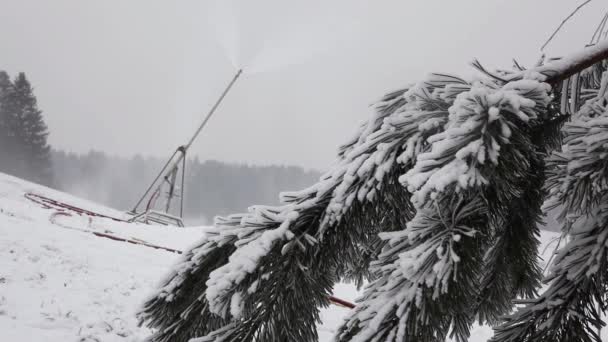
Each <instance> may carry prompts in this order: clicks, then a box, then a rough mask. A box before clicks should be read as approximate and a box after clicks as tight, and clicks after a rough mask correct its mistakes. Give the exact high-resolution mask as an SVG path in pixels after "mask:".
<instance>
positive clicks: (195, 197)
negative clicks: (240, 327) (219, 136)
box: [51, 150, 320, 224]
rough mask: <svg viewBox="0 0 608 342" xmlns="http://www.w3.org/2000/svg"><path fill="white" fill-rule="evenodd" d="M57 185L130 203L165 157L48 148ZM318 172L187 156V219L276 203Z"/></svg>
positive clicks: (118, 204) (108, 201)
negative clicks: (129, 156) (256, 204)
mask: <svg viewBox="0 0 608 342" xmlns="http://www.w3.org/2000/svg"><path fill="white" fill-rule="evenodd" d="M51 156H52V161H53V171H54V174H55V185H56V187H57V188H58V189H59V190H62V191H65V192H68V193H71V194H74V195H77V196H81V197H84V198H87V199H90V200H93V201H96V202H99V203H102V204H105V205H108V206H111V207H113V208H117V209H121V210H129V209H132V206H133V205H134V204H135V202H136V201H137V200H138V199H139V197H140V196H141V195H142V193H143V192H144V191H145V189H146V188H147V186H148V185H149V183H151V182H152V180H153V179H154V177H155V176H156V174H157V173H158V171H159V170H160V168H161V167H162V166H163V163H164V162H165V160H164V159H160V158H151V157H147V158H145V157H142V156H140V155H136V156H134V157H132V158H124V157H117V156H110V155H107V154H105V153H103V152H99V151H91V152H89V153H87V154H75V153H66V152H64V151H55V150H54V151H52V152H51ZM319 176H320V174H319V173H318V172H317V171H311V170H305V169H303V168H301V167H295V166H276V165H273V166H252V165H243V164H236V163H224V162H219V161H214V160H207V161H202V162H201V161H200V160H199V159H198V158H194V159H190V160H188V161H187V164H186V188H185V190H186V191H185V198H184V205H185V207H184V216H185V218H186V223H187V224H196V223H199V224H204V223H210V222H211V220H212V218H213V217H214V216H216V215H227V214H231V213H234V212H240V211H243V210H246V209H247V207H248V206H249V205H251V203H264V204H278V202H279V201H278V193H279V192H280V191H281V190H285V189H294V190H297V189H301V188H305V187H307V186H308V185H309V184H312V183H314V182H316V181H317V180H318V178H319Z"/></svg>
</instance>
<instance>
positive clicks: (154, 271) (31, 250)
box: [0, 173, 556, 342]
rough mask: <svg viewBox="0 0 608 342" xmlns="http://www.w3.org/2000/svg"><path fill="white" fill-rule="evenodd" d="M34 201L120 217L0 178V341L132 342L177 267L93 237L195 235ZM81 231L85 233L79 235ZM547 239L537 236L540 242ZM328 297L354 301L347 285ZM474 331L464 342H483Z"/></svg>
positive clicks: (149, 251)
mask: <svg viewBox="0 0 608 342" xmlns="http://www.w3.org/2000/svg"><path fill="white" fill-rule="evenodd" d="M26 193H35V194H39V195H44V196H48V197H51V198H54V199H57V200H60V201H62V202H65V203H69V204H71V205H75V206H78V207H81V208H85V209H88V210H91V211H95V212H99V213H103V214H104V215H108V216H111V217H117V218H123V217H124V215H123V213H121V212H119V211H116V210H112V209H109V208H106V207H102V206H99V205H97V204H95V203H91V202H88V201H85V200H82V199H79V198H76V197H73V196H70V195H67V194H64V193H61V192H57V191H54V190H51V189H48V188H45V187H42V186H39V185H36V184H32V183H28V182H26V181H23V180H20V179H18V178H15V177H11V176H7V175H4V174H1V173H0V341H45V342H63V341H82V342H87V341H104V342H106V341H108V342H112V341H121V342H122V341H141V340H142V339H143V338H144V337H145V336H147V335H148V334H149V331H148V330H147V329H146V328H143V327H138V326H137V320H136V318H135V311H136V310H137V309H138V307H139V305H140V304H141V302H142V301H143V299H144V298H145V297H146V296H147V295H148V294H149V293H150V292H151V291H152V290H153V288H154V287H155V285H156V282H157V281H158V280H159V279H161V278H162V276H163V275H164V274H165V273H166V272H167V271H168V269H169V268H170V267H171V265H172V264H173V263H174V262H175V261H176V260H177V258H178V255H177V254H175V253H171V252H168V251H165V250H159V249H153V248H150V247H145V246H141V245H135V244H129V243H125V242H121V241H114V240H110V239H105V238H100V237H98V236H95V235H93V234H91V233H90V231H96V232H101V233H108V234H112V235H116V236H120V237H122V238H126V239H130V240H143V241H145V242H148V243H150V244H154V245H161V246H165V247H169V248H173V249H178V250H183V249H186V248H187V247H188V245H190V244H192V243H194V242H196V240H198V239H199V238H200V237H201V235H202V232H201V228H171V227H158V226H148V225H144V224H130V223H124V222H117V221H114V220H111V219H105V218H98V217H96V218H92V219H89V218H88V217H81V216H78V215H74V216H58V215H56V214H55V213H56V210H54V209H45V208H43V207H41V206H40V205H39V204H37V203H34V202H32V201H30V200H28V199H27V198H26V197H25V196H24V194H26ZM87 231H89V232H87ZM555 236H556V235H555V234H554V233H544V234H543V241H545V242H547V241H549V240H551V239H552V238H553V237H555ZM335 294H336V295H337V296H339V297H341V298H343V299H346V300H350V301H354V299H355V297H356V295H357V291H356V290H355V289H354V288H353V287H352V286H350V285H345V284H340V285H338V286H336V289H335ZM347 312H348V310H347V309H345V308H341V307H336V306H332V307H330V308H328V309H326V310H324V311H323V312H322V317H323V324H322V325H321V326H319V334H320V337H321V339H320V340H321V341H322V342H325V341H330V339H331V336H332V334H333V331H334V330H335V328H336V327H337V326H338V325H339V324H340V322H341V321H342V319H343V317H344V316H345V315H346V314H347ZM490 336H491V329H490V328H488V327H477V328H475V329H474V330H473V332H472V338H471V341H472V342H481V341H486V340H487V339H488V338H489V337H490Z"/></svg>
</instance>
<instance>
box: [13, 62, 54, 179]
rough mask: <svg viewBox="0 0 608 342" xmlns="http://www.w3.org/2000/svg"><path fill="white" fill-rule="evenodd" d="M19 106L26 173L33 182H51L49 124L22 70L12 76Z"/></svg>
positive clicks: (19, 133) (20, 131) (19, 131)
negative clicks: (48, 140) (47, 124)
mask: <svg viewBox="0 0 608 342" xmlns="http://www.w3.org/2000/svg"><path fill="white" fill-rule="evenodd" d="M14 87H15V96H16V102H17V108H18V113H17V115H18V118H19V125H18V126H17V127H19V129H17V135H18V136H19V138H20V139H19V140H20V143H21V150H22V151H23V153H24V155H25V157H26V163H25V168H26V175H27V176H28V178H29V179H30V180H32V181H34V182H37V183H41V184H46V185H50V183H51V182H52V174H51V160H50V147H49V145H48V143H47V137H48V134H49V133H48V128H47V126H46V124H45V122H44V119H43V117H42V111H40V110H39V109H38V104H37V100H36V97H35V96H34V89H33V88H32V86H31V84H30V82H29V81H28V80H27V78H26V76H25V74H24V73H23V72H20V73H19V74H18V75H17V77H16V78H15V80H14Z"/></svg>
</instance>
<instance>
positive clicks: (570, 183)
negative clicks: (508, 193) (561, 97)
mask: <svg viewBox="0 0 608 342" xmlns="http://www.w3.org/2000/svg"><path fill="white" fill-rule="evenodd" d="M607 85H608V72H606V71H604V77H603V80H602V82H601V87H600V88H599V89H598V90H597V92H596V97H595V98H593V99H591V100H588V101H587V102H586V103H585V104H584V105H583V106H582V108H581V109H580V110H579V112H578V113H576V114H575V119H574V120H573V122H572V123H567V124H566V125H565V126H564V129H563V134H564V137H565V138H564V145H563V146H562V148H561V151H558V152H555V153H554V154H553V155H552V157H551V158H549V161H548V167H549V169H550V170H551V171H550V173H549V179H548V181H547V187H548V189H549V192H550V203H551V205H553V206H557V205H559V206H562V208H563V212H562V214H561V215H560V219H561V221H562V224H563V228H562V234H564V235H567V236H568V237H569V242H568V243H567V244H566V245H565V246H564V247H562V248H561V249H560V250H559V251H558V252H557V257H556V258H555V261H554V263H553V265H552V267H551V269H550V271H551V273H550V275H549V276H548V277H547V278H546V279H545V282H546V283H548V284H549V287H548V288H547V290H545V292H544V293H543V294H542V295H541V296H540V297H538V298H536V299H532V300H529V301H525V302H523V303H525V304H526V305H525V306H524V307H523V308H520V309H519V310H517V312H515V313H514V314H512V315H511V316H509V317H508V318H507V320H506V322H505V323H504V324H503V325H502V326H500V327H498V328H497V329H496V333H495V336H494V338H493V340H492V341H497V342H508V341H513V342H515V341H518V342H519V341H534V342H545V341H547V342H548V341H564V342H565V341H589V342H592V341H594V342H599V341H601V338H600V336H599V335H598V334H597V331H598V330H597V329H598V328H601V327H602V326H604V323H603V321H602V315H603V311H604V310H606V309H607V307H606V300H607V293H606V286H607V284H608V267H607V266H608V205H607V203H608V159H607V156H608V89H607ZM598 304H599V308H598Z"/></svg>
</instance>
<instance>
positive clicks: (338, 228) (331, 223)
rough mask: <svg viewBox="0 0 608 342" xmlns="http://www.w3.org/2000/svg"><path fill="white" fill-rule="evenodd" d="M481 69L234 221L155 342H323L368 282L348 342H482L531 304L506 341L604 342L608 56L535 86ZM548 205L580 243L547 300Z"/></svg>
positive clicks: (377, 127)
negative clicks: (472, 336)
mask: <svg viewBox="0 0 608 342" xmlns="http://www.w3.org/2000/svg"><path fill="white" fill-rule="evenodd" d="M474 65H475V66H476V67H477V68H478V69H479V70H481V72H482V73H481V74H480V75H479V76H478V77H477V78H476V79H474V80H472V81H469V80H465V79H461V78H458V77H454V76H449V75H444V74H434V75H431V76H429V77H428V78H427V79H425V80H424V81H422V82H419V83H417V84H414V85H412V86H411V87H408V88H407V89H403V90H400V91H397V92H394V93H391V94H389V95H387V96H386V97H385V98H383V99H382V100H381V101H380V103H379V104H378V105H377V106H376V111H375V114H374V115H373V116H372V118H371V119H370V120H369V121H367V122H366V123H365V124H364V125H363V126H362V127H361V128H360V130H359V132H358V134H357V135H356V137H355V138H354V139H353V140H352V141H350V142H349V143H347V144H345V145H344V146H342V147H341V148H340V151H339V153H338V160H337V163H336V166H335V167H334V168H333V169H332V170H331V171H329V172H328V173H327V174H325V175H324V176H322V177H321V179H320V181H319V182H318V183H316V184H314V185H313V186H312V187H310V188H308V189H305V190H303V191H300V192H293V193H283V194H282V199H283V203H284V205H282V206H276V207H267V206H255V207H252V208H251V209H250V212H249V213H247V214H240V215H231V216H228V217H226V218H218V219H216V224H215V227H213V228H212V229H210V230H209V231H208V232H207V234H206V236H205V237H204V238H203V239H202V240H201V241H200V242H199V244H198V245H197V246H195V247H194V248H193V249H191V250H190V251H188V252H187V253H185V254H184V255H183V257H182V260H181V262H180V263H178V264H177V265H176V266H175V268H174V270H173V271H172V272H171V273H170V274H169V275H168V277H166V278H165V280H164V282H163V286H162V287H161V288H160V289H159V291H158V292H157V293H156V294H155V295H153V296H152V297H150V298H149V299H148V300H147V301H146V303H145V304H144V307H143V309H142V311H141V312H140V314H139V316H140V319H141V321H142V323H143V322H146V323H147V324H148V325H149V326H150V327H152V328H155V329H156V333H155V334H154V335H153V336H152V337H151V340H152V341H157V342H160V341H177V342H181V341H188V340H189V339H191V338H195V337H196V338H197V339H195V341H198V342H203V341H209V342H211V341H277V342H278V341H302V342H307V341H316V340H317V334H316V331H315V323H316V322H318V320H319V308H320V307H323V306H325V305H327V304H328V300H327V296H328V295H329V294H330V291H331V287H332V284H333V283H334V282H336V281H338V280H340V279H351V280H358V281H361V280H363V279H366V280H369V281H370V283H369V284H368V285H367V286H366V288H365V292H364V295H363V296H362V298H361V299H359V301H358V303H357V307H356V308H355V309H354V310H353V311H352V313H351V315H350V316H349V317H348V319H347V321H346V322H345V324H344V325H343V326H342V327H341V329H340V330H339V332H338V334H337V336H336V341H339V342H347V341H358V342H361V341H374V342H397V341H400V342H405V341H408V342H409V341H416V342H418V341H421V342H435V341H444V340H445V339H446V338H447V337H448V336H451V337H453V338H454V339H456V340H457V341H466V340H467V339H468V337H469V329H470V326H471V325H472V324H473V322H474V321H475V320H478V321H480V322H481V323H486V322H487V323H491V324H494V323H496V322H498V321H499V320H500V317H501V316H502V315H504V314H509V313H510V312H511V310H512V301H513V300H515V299H516V298H518V297H524V298H530V299H528V301H527V303H528V304H527V305H526V306H524V307H523V308H520V309H519V310H518V311H516V312H515V313H513V314H512V316H510V317H509V318H508V320H507V321H506V322H503V323H502V325H500V326H498V327H497V329H496V335H495V337H494V341H496V342H507V341H509V342H515V341H529V342H532V341H542V342H544V341H560V342H566V341H596V342H597V341H600V340H599V336H597V334H596V332H595V331H596V329H597V328H598V327H600V326H601V325H602V323H601V319H600V315H601V312H602V310H604V309H605V308H606V299H607V298H606V296H607V294H608V292H607V289H608V273H607V272H608V271H607V270H608V268H607V267H606V266H607V264H608V259H607V258H608V250H607V249H606V246H608V214H607V213H608V208H607V207H606V203H608V202H607V200H608V197H606V196H607V194H608V193H607V189H608V185H607V184H608V179H606V178H607V177H608V176H607V175H608V172H607V171H608V170H606V165H608V164H607V163H606V160H607V159H606V156H607V155H608V150H606V149H607V146H608V138H607V137H608V121H607V120H608V119H607V118H608V110H607V108H608V90H607V89H608V72H606V70H607V67H608V40H606V41H603V42H599V43H598V44H596V45H595V46H592V47H589V48H587V49H585V50H583V51H581V52H579V53H577V54H575V55H572V56H570V57H567V58H563V59H561V60H559V61H555V62H551V63H548V64H546V65H539V66H537V67H535V68H532V69H530V70H523V68H520V67H518V66H517V68H516V69H515V70H513V71H500V72H489V71H486V70H485V69H483V68H482V67H481V65H479V63H475V64H474ZM568 119H571V120H572V123H569V124H566V125H564V122H565V121H566V120H568ZM562 126H563V129H562ZM562 137H563V138H564V140H563V141H564V143H565V144H564V146H563V147H561V152H556V151H555V149H557V148H558V147H559V145H560V144H561V141H562ZM547 194H549V197H550V198H551V199H553V201H554V202H555V203H557V204H558V205H559V204H561V205H564V207H565V209H564V214H563V215H561V219H562V221H563V222H564V229H563V231H564V234H568V235H570V236H571V242H570V243H569V244H568V245H566V246H565V247H564V248H563V250H562V251H561V252H560V253H559V255H558V257H557V258H556V261H555V263H554V265H553V269H552V274H551V275H550V276H549V277H548V278H546V279H544V281H545V282H548V283H549V288H548V290H547V291H545V292H544V293H543V294H541V295H540V296H538V297H537V298H532V297H536V296H537V293H536V291H537V289H538V288H539V284H540V281H541V278H542V275H541V272H540V267H539V265H538V260H537V253H538V252H537V247H538V244H539V239H538V234H539V231H538V223H539V222H540V220H541V218H542V208H541V205H542V203H543V201H544V199H545V197H546V196H547Z"/></svg>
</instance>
